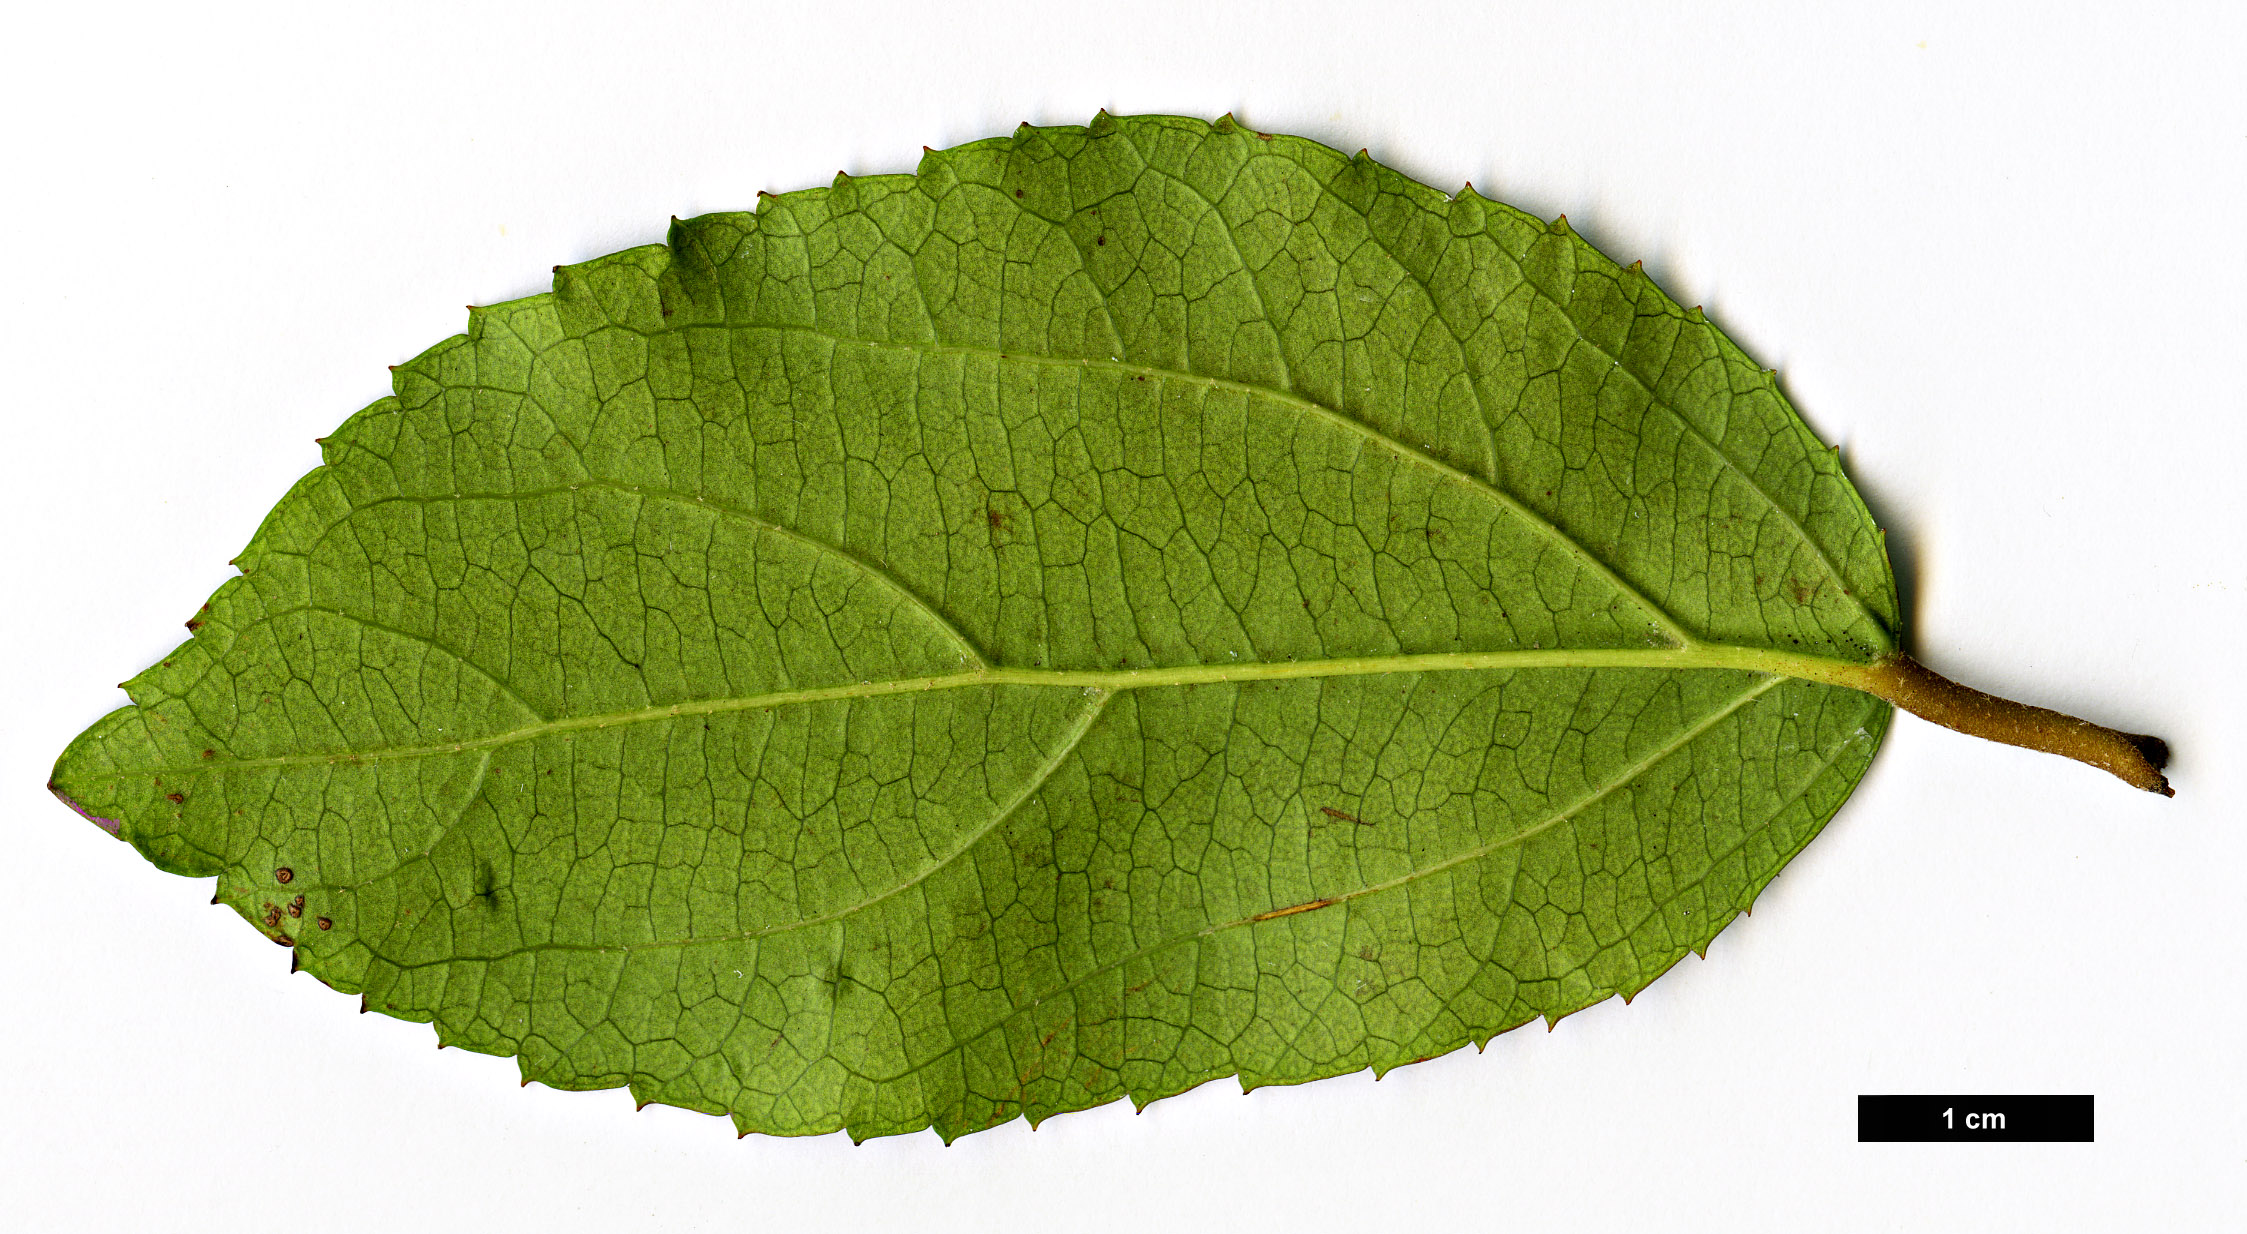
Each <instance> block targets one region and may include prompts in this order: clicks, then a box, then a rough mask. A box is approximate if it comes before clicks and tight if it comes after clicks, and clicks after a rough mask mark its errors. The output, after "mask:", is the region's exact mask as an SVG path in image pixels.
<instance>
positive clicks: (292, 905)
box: [289, 896, 304, 917]
mask: <svg viewBox="0 0 2247 1234" xmlns="http://www.w3.org/2000/svg"><path fill="white" fill-rule="evenodd" d="M289 916H291V917H302V916H304V897H303V896H298V897H297V898H296V899H294V900H291V901H289Z"/></svg>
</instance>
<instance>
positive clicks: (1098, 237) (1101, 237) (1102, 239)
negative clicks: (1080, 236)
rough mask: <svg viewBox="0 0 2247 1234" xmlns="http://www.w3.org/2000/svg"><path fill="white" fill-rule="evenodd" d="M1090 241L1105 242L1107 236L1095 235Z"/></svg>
mask: <svg viewBox="0 0 2247 1234" xmlns="http://www.w3.org/2000/svg"><path fill="white" fill-rule="evenodd" d="M1092 242H1093V243H1094V244H1106V243H1107V242H1108V237H1106V236H1097V237H1095V238H1094V239H1093V241H1092Z"/></svg>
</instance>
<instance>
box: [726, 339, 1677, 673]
mask: <svg viewBox="0 0 2247 1234" xmlns="http://www.w3.org/2000/svg"><path fill="white" fill-rule="evenodd" d="M725 324H726V328H727V329H729V330H763V331H769V332H772V333H777V334H800V335H804V336H806V337H811V338H822V339H826V340H828V341H829V342H833V343H843V344H850V345H853V346H858V347H865V348H869V349H873V350H882V351H902V352H908V353H911V354H913V355H934V356H984V357H990V358H994V359H998V360H1007V361H1015V362H1019V363H1023V364H1041V365H1046V366H1049V367H1053V368H1073V369H1090V370H1094V371H1098V372H1111V373H1122V374H1126V375H1128V376H1133V377H1149V378H1153V379H1155V380H1158V381H1178V382H1186V383H1190V384H1194V385H1200V386H1205V387H1207V388H1209V389H1213V390H1225V391H1229V392H1231V393H1235V394H1241V395H1245V396H1248V397H1251V398H1265V399H1270V400H1272V401H1273V402H1276V403H1283V404H1286V405H1287V406H1289V407H1293V408H1295V409H1296V410H1298V411H1301V412H1304V413H1306V414H1308V415H1311V416H1315V417H1317V418H1319V419H1321V420H1324V421H1326V422H1328V423H1330V424H1333V425H1335V426H1337V427H1339V428H1343V429H1345V430H1348V431H1350V432H1352V433H1355V434H1357V435H1359V436H1361V437H1363V438H1365V439H1366V440H1367V441H1370V442H1372V443H1373V444H1375V445H1378V446H1380V447H1382V448H1383V449H1385V450H1388V451H1390V452H1391V453H1393V454H1395V455H1396V456H1397V457H1399V458H1401V459H1405V460H1406V461H1408V462H1412V463H1415V464H1418V465H1420V466H1423V467H1426V468H1428V469H1429V470H1432V471H1434V472H1436V473H1438V474H1440V475H1442V476H1444V477H1445V478H1446V479H1449V480H1452V481H1454V482H1456V483H1458V484H1462V485H1465V486H1467V487H1468V488H1470V489H1473V490H1475V491H1476V492H1478V493H1480V494H1482V495H1484V496H1485V497H1488V498H1490V499H1491V500H1493V501H1496V502H1497V503H1498V504H1499V506H1500V507H1501V508H1503V509H1505V510H1506V511H1507V512H1509V513H1511V514H1512V515H1514V516H1515V517H1516V518H1518V519H1520V520H1521V521H1522V522H1524V523H1526V524H1527V525H1529V526H1530V527H1531V528H1533V529H1534V530H1536V531H1537V532H1538V533H1539V534H1540V535H1542V536H1544V537H1545V538H1546V539H1548V540H1550V541H1551V542H1552V543H1553V544H1555V545H1557V546H1559V547H1560V549H1561V550H1562V551H1563V552H1565V553H1567V554H1568V555H1569V556H1570V557H1572V558H1574V559H1575V560H1576V562H1577V563H1578V564H1579V565H1581V566H1582V567H1583V568H1584V569H1586V570H1587V571H1589V572H1591V573H1592V574H1594V575H1596V576H1598V577H1599V578H1600V579H1601V580H1602V581H1603V582H1605V583H1607V584H1608V585H1609V586H1610V587H1613V588H1614V589H1615V590H1616V592H1617V593H1619V594H1620V595H1621V596H1622V597H1623V598H1624V599H1625V600H1628V601H1629V602H1630V603H1631V604H1632V605H1634V606H1635V607H1637V608H1638V609H1639V610H1640V611H1641V612H1643V613H1644V614H1645V616H1646V619H1647V620H1648V621H1649V622H1651V623H1652V624H1653V625H1654V627H1655V628H1656V629H1658V630H1660V631H1661V632H1662V634H1663V636H1664V637H1666V638H1668V639H1670V640H1671V641H1672V642H1674V643H1676V644H1678V645H1680V646H1687V645H1691V644H1692V643H1693V642H1694V641H1695V640H1694V638H1693V635H1692V633H1691V632H1690V631H1688V630H1687V629H1686V628H1685V626H1684V624H1683V623H1682V622H1680V621H1678V619H1677V618H1675V617H1673V616H1672V615H1671V614H1670V612H1669V610H1668V609H1666V608H1663V607H1662V606H1661V605H1659V604H1656V603H1655V602H1654V601H1653V600H1652V599H1650V598H1648V597H1647V595H1646V594H1645V593H1644V592H1641V591H1640V590H1639V589H1638V588H1637V587H1636V586H1634V585H1632V583H1631V582H1630V580H1628V579H1626V578H1624V577H1623V576H1622V575H1621V574H1620V573H1618V572H1616V570H1615V568H1614V567H1613V566H1610V565H1608V564H1607V563H1606V562H1605V561H1602V560H1600V558H1599V557H1597V556H1596V555H1594V554H1593V553H1592V551H1591V550H1590V549H1588V548H1586V547H1585V546H1584V545H1583V543H1582V542H1581V541H1578V540H1577V539H1576V538H1575V537H1573V536H1571V535H1569V534H1568V533H1567V532H1565V531H1562V530H1561V529H1560V528H1559V527H1558V526H1556V525H1555V524H1554V523H1553V522H1552V521H1551V520H1550V519H1547V518H1546V517H1545V516H1543V515H1541V514H1539V513H1537V512H1536V511H1535V510H1532V509H1530V508H1529V507H1528V506H1527V505H1525V504H1523V503H1522V501H1521V500H1520V499H1519V498H1517V497H1515V496H1514V495H1513V494H1512V493H1509V492H1507V491H1506V490H1504V489H1502V488H1499V487H1498V486H1497V485H1496V484H1494V483H1492V482H1490V481H1488V480H1485V479H1483V478H1482V477H1480V476H1477V475H1475V474H1473V473H1472V472H1467V471H1461V470H1460V469H1459V468H1457V467H1454V466H1452V465H1451V464H1449V463H1446V462H1444V461H1443V460H1442V459H1440V458H1437V457H1436V456H1434V455H1432V454H1429V453H1428V452H1427V451H1425V450H1416V449H1414V448H1413V447H1411V446H1409V445H1407V444H1405V443H1404V442H1401V441H1398V440H1397V439H1396V438H1394V437H1391V436H1389V435H1388V434H1387V433H1384V432H1382V431H1381V430H1380V429H1377V428H1375V427H1373V426H1372V425H1370V424H1367V423H1366V422H1365V421H1363V420H1359V419H1357V418H1355V417H1353V416H1347V415H1344V414H1342V413H1341V412H1339V411H1336V410H1334V409H1333V408H1331V407H1328V406H1326V405H1325V404H1323V403H1319V402H1316V401H1314V400H1311V399H1307V398H1304V397H1303V396H1302V395H1300V394H1296V393H1294V392H1292V391H1288V390H1277V389H1274V388H1272V387H1270V386H1260V385H1257V384H1255V383H1253V382H1246V381H1233V380H1231V379H1229V378H1224V377H1209V376H1205V375H1203V374H1200V373H1185V372H1180V371H1179V370H1177V369H1169V368H1161V367H1159V366H1156V365H1149V364H1133V363H1130V362H1129V361H1125V360H1100V359H1094V358H1092V357H1089V356H1082V357H1070V356H1048V355H1043V354H1040V353H1038V352H1027V351H1007V350H1004V349H1002V348H997V347H981V346H971V345H968V344H964V343H936V342H915V341H910V340H904V341H895V340H884V339H865V338H856V337H853V336H851V335H847V334H837V333H835V332H833V331H831V330H822V329H819V328H818V327H816V326H802V325H783V324H778V323H766V322H727V323H725Z"/></svg>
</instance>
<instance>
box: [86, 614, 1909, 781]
mask: <svg viewBox="0 0 2247 1234" xmlns="http://www.w3.org/2000/svg"><path fill="white" fill-rule="evenodd" d="M1598 668H1643V669H1664V670H1673V671H1674V670H1691V669H1712V670H1730V671H1734V672H1742V671H1744V672H1754V673H1769V674H1774V675H1778V676H1786V677H1799V678H1802V679H1804V680H1806V681H1817V682H1823V683H1825V684H1827V685H1836V686H1844V687H1848V688H1851V689H1862V688H1863V687H1864V682H1865V681H1866V674H1867V671H1868V666H1866V665H1862V664H1851V663H1849V662H1847V661H1842V660H1830V659H1826V658H1824V657H1820V656H1808V655H1799V654H1796V653H1792V652H1784V651H1771V650H1766V649H1762V648H1754V647H1723V646H1712V645H1709V644H1705V643H1704V644H1697V645H1694V646H1690V647H1648V648H1588V649H1569V648H1556V649H1552V650H1535V649H1533V650H1527V651H1522V650H1514V651H1459V652H1432V653H1424V654H1419V655H1395V656H1356V657H1348V658H1342V659H1331V660H1273V661H1245V662H1240V663H1232V664H1190V665H1181V666H1178V667H1175V668H1136V669H1116V670H1109V671H1102V670H1086V669H1038V668H988V669H974V670H970V671H967V672H960V673H945V674H939V675H934V676H927V677H901V678H894V679H890V680H885V681H860V682H856V683H852V684H845V685H834V686H814V687H811V688H809V689H802V690H775V691H772V692H770V693H766V694H751V695H743V696H740V697H735V698H712V699H698V700H695V701H692V702H682V703H671V704H667V705H663V706H656V707H639V708H634V709H631V710H626V711H611V712H602V713H599V714H595V715H582V716H567V717H564V718H562V719H559V720H548V721H544V722H541V723H538V724H527V725H524V726H523V727H521V728H515V729H509V730H508V731H506V732H503V733H492V734H488V735H486V736H482V737H471V738H467V739H465V740H461V741H454V742H437V743H432V744H428V745H419V746H393V747H390V748H387V749H380V750H363V751H336V752H333V753H325V754H294V755H282V756H278V757H274V758H256V759H220V760H215V761H208V762H202V763H193V764H187V765H182V766H176V767H141V768H134V769H132V770H130V771H119V772H114V773H112V778H120V779H122V778H127V777H133V776H141V775H146V774H149V773H151V772H157V773H165V772H169V773H174V774H177V773H185V772H196V771H214V770H229V771H231V770H254V769H258V768H266V767H292V766H316V765H322V764H327V765H351V764H359V763H372V762H390V761H395V760H401V759H414V758H429V757H434V756H438V755H445V754H459V753H463V752H466V751H470V750H489V749H493V748H496V747H500V746H509V745H516V744H519V743H521V742H525V741H536V740H538V739H539V738H542V737H551V736H555V735H558V734H568V733H576V732H591V731H599V730H601V729H609V728H618V727H623V726H626V725H633V724H650V723H656V722H659V721H663V720H673V719H681V718H685V717H691V716H712V715H726V714H729V713H732V712H738V711H765V710H770V709H773V708H777V707H795V706H804V705H808V704H812V703H826V702H835V701H838V700H846V699H855V698H879V697H882V696H884V695H890V694H916V693H923V692H928V691H935V690H965V689H975V688H978V687H986V686H1028V687H1045V688H1049V689H1058V690H1084V691H1100V692H1119V691H1124V690H1149V689H1160V688H1163V687H1166V686H1196V685H1217V684H1223V683H1228V682H1257V681H1296V680H1301V679H1304V678H1315V677H1365V676H1377V675H1381V674H1387V673H1445V672H1473V671H1479V670H1486V669H1598ZM157 706H159V707H161V706H162V704H158V705H157Z"/></svg>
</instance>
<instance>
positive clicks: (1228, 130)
mask: <svg viewBox="0 0 2247 1234" xmlns="http://www.w3.org/2000/svg"><path fill="white" fill-rule="evenodd" d="M1209 127H1210V128H1211V129H1213V130H1215V131H1217V132H1219V133H1223V134H1225V135H1227V136H1231V135H1232V134H1234V133H1237V132H1239V131H1240V127H1241V125H1240V121H1238V120H1235V119H1233V113H1231V112H1229V111H1228V112H1226V113H1225V114H1224V115H1222V116H1219V117H1217V119H1216V121H1215V122H1214V123H1212V124H1211V125H1210V126H1209Z"/></svg>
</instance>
